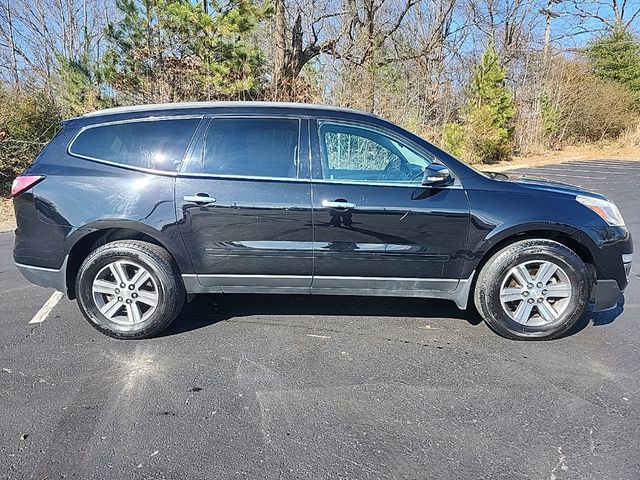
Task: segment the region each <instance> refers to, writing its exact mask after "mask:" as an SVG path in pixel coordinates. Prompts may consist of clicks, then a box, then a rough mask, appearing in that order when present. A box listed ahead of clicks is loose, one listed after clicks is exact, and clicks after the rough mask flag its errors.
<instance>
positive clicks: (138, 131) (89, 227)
mask: <svg viewBox="0 0 640 480" xmlns="http://www.w3.org/2000/svg"><path fill="white" fill-rule="evenodd" d="M12 195H13V197H14V205H15V211H16V218H17V223H18V228H17V230H16V240H15V249H14V258H15V262H16V264H17V266H18V268H19V269H20V271H21V272H22V273H23V275H24V276H25V277H26V278H27V279H29V280H30V281H32V282H33V283H36V284H38V285H42V286H45V287H53V288H55V289H57V290H60V291H62V292H64V293H65V294H66V295H67V296H68V297H69V298H71V299H73V298H77V301H78V305H79V306H80V310H81V311H82V313H83V314H84V315H85V317H86V318H87V320H88V321H89V323H91V324H92V325H93V326H94V327H96V328H97V329H98V330H100V331H102V332H103V333H106V334H107V335H111V336H113V337H117V338H144V337H149V336H152V335H155V334H158V333H159V332H161V331H162V330H163V329H164V328H165V327H167V325H169V323H171V322H172V321H173V320H174V318H175V317H176V316H177V315H178V314H179V312H180V310H181V308H182V306H183V303H184V302H185V301H186V300H188V299H189V298H191V295H192V294H197V293H226V292H235V293H237V292H242V293H295V294H300V293H306V294H308V293H311V294H328V295H389V296H404V297H429V298H444V299H449V300H453V301H454V302H455V303H456V304H457V305H458V307H460V308H466V307H467V306H468V304H469V303H475V306H476V307H477V309H478V310H479V312H480V314H481V315H482V317H483V318H484V319H485V321H486V322H487V324H488V325H489V326H490V327H491V328H492V329H493V330H495V331H496V332H497V333H499V334H500V335H503V336H506V337H510V338H524V339H546V338H553V337H558V336H560V335H562V334H564V333H566V332H567V331H568V330H569V329H571V327H572V326H573V325H575V324H576V322H578V321H579V320H580V318H581V317H582V316H583V313H584V312H585V309H586V308H587V306H588V304H589V303H590V301H591V302H592V303H593V304H594V307H593V308H595V309H596V310H602V309H607V308H611V307H612V306H614V305H616V302H617V300H618V298H619V297H620V296H621V294H622V291H623V289H624V288H625V287H626V285H627V281H628V275H629V270H630V266H631V259H632V250H633V247H632V243H631V237H630V234H629V231H628V230H627V228H626V227H625V224H624V220H623V219H622V217H621V215H620V213H619V211H618V209H617V208H616V206H615V205H614V204H613V203H612V202H611V201H610V200H609V199H607V198H606V197H604V196H602V195H599V194H596V193H591V192H586V191H584V190H581V189H579V188H577V187H573V186H570V185H564V184H558V183H551V182H545V181H540V180H535V179H510V178H509V177H507V176H505V175H502V174H485V173H481V172H478V171H476V170H474V169H473V168H471V167H469V166H467V165H465V164H464V163H461V162H460V161H458V160H456V159H455V158H453V157H452V156H450V155H448V154H447V153H445V152H443V151H442V150H440V149H438V148H436V147H435V146H433V145H431V144H430V143H428V142H426V141H425V140H423V139H421V138H419V137H417V136H415V135H413V134H411V133H409V132H407V131H405V130H403V129H402V128H400V127H398V126H396V125H393V124H391V123H389V122H387V121H385V120H383V119H381V118H378V117H376V116H374V115H369V114H366V113H362V112H358V111H353V110H346V109H338V108H329V107H321V106H312V105H298V104H281V103H255V102H253V103H234V102H231V103H192V104H166V105H147V106H139V107H128V108H115V109H110V110H104V111H100V112H95V113H92V114H88V115H84V116H82V117H79V118H73V119H71V120H68V121H66V122H64V123H63V125H62V129H61V131H60V132H59V133H58V135H57V136H56V137H55V138H54V139H53V140H52V141H51V142H50V143H49V145H48V146H47V147H46V148H45V149H44V150H43V151H42V153H41V154H40V155H39V156H38V158H37V159H36V160H35V162H34V163H33V165H32V166H31V167H29V168H28V169H27V170H26V171H25V172H24V173H23V174H22V175H21V176H20V177H18V178H17V179H16V181H15V182H14V187H13V192H12Z"/></svg>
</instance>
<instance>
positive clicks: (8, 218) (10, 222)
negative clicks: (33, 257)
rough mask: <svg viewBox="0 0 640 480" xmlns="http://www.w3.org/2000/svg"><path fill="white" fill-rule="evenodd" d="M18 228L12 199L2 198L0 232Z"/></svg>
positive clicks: (0, 199)
mask: <svg viewBox="0 0 640 480" xmlns="http://www.w3.org/2000/svg"><path fill="white" fill-rule="evenodd" d="M14 228H16V222H15V219H14V218H13V203H12V202H11V199H5V198H0V232H6V231H9V230H13V229H14Z"/></svg>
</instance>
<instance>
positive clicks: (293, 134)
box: [203, 118, 299, 178]
mask: <svg viewBox="0 0 640 480" xmlns="http://www.w3.org/2000/svg"><path fill="white" fill-rule="evenodd" d="M298 130H299V121H298V120H295V119H274V118H215V119H213V120H212V121H211V125H210V126H209V129H208V131H207V134H206V135H205V139H204V155H203V159H204V164H203V168H204V173H208V174H211V175H240V176H250V177H277V178H295V177H296V176H297V174H298Z"/></svg>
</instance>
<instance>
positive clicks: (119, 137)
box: [69, 118, 200, 171]
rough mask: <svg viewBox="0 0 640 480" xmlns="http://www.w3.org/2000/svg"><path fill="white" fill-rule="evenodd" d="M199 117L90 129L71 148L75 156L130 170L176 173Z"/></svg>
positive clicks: (125, 123)
mask: <svg viewBox="0 0 640 480" xmlns="http://www.w3.org/2000/svg"><path fill="white" fill-rule="evenodd" d="M198 123H200V119H199V118H183V119H171V120H140V121H132V122H123V123H111V124H105V125H98V126H95V127H89V128H87V129H86V130H84V131H83V132H81V133H80V135H78V137H77V138H76V139H75V140H74V142H73V143H72V144H71V146H70V147H69V152H70V153H71V154H72V155H78V156H81V157H86V158H91V159H95V160H105V161H108V162H114V163H119V164H122V165H128V166H131V167H140V168H150V169H153V170H165V171H176V170H177V168H178V166H179V165H180V162H181V161H182V157H183V156H184V153H185V150H186V149H187V146H188V145H189V142H190V141H191V137H192V136H193V133H194V132H195V130H196V127H197V126H198Z"/></svg>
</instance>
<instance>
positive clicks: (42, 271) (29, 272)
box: [16, 257, 69, 296]
mask: <svg viewBox="0 0 640 480" xmlns="http://www.w3.org/2000/svg"><path fill="white" fill-rule="evenodd" d="M68 258H69V257H65V259H64V262H63V263H62V266H61V267H60V268H44V267H36V266H34V265H24V264H22V263H17V262H16V267H17V268H18V270H19V271H20V273H21V274H22V276H23V277H24V278H26V279H27V280H29V281H30V282H31V283H33V284H35V285H39V286H41V287H46V288H54V289H55V290H58V291H59V292H62V293H64V294H65V295H67V296H69V292H68V289H67V259H68Z"/></svg>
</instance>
